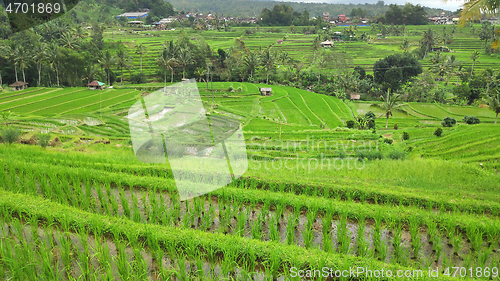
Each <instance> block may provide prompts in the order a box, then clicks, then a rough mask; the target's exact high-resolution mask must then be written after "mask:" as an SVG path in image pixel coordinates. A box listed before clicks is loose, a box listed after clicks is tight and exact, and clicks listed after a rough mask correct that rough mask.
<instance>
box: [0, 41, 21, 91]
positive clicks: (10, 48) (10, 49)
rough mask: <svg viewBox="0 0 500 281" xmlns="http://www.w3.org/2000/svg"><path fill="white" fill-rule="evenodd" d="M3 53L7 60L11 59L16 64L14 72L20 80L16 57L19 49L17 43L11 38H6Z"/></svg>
mask: <svg viewBox="0 0 500 281" xmlns="http://www.w3.org/2000/svg"><path fill="white" fill-rule="evenodd" d="M0 50H1V52H0V53H1V54H2V56H3V57H5V58H6V59H7V60H9V61H11V62H12V64H13V65H14V73H15V75H16V81H19V79H18V78H17V63H16V58H17V53H16V52H17V51H18V49H17V48H16V44H15V43H14V42H13V41H10V40H5V41H4V44H3V46H2V48H1V49H0Z"/></svg>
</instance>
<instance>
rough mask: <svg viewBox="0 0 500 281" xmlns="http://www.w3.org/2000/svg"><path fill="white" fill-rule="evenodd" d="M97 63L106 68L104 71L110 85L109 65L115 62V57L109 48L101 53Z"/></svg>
mask: <svg viewBox="0 0 500 281" xmlns="http://www.w3.org/2000/svg"><path fill="white" fill-rule="evenodd" d="M98 62H99V64H100V65H101V67H102V68H104V69H106V72H107V74H108V85H111V78H110V74H111V66H112V65H114V64H115V63H116V58H115V57H114V56H113V55H112V54H111V52H110V51H109V50H106V51H105V52H104V53H102V54H101V56H100V58H99V59H98Z"/></svg>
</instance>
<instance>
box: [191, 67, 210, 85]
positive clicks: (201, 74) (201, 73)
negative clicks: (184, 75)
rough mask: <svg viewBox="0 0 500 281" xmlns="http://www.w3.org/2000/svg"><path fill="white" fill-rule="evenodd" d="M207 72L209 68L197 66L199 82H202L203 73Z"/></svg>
mask: <svg viewBox="0 0 500 281" xmlns="http://www.w3.org/2000/svg"><path fill="white" fill-rule="evenodd" d="M206 72H207V70H206V69H205V68H203V67H198V68H196V70H195V72H194V73H195V74H196V75H198V76H199V77H200V78H199V80H198V82H201V79H202V77H203V75H205V73H206Z"/></svg>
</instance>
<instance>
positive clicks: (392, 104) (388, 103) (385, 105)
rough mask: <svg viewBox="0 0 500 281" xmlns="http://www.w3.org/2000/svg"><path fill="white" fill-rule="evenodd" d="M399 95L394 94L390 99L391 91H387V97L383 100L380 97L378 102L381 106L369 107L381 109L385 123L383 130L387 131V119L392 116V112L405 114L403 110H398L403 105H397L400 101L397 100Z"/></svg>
mask: <svg viewBox="0 0 500 281" xmlns="http://www.w3.org/2000/svg"><path fill="white" fill-rule="evenodd" d="M399 97H400V95H399V94H394V95H392V97H391V89H388V90H387V96H386V97H385V98H384V97H383V96H380V101H381V102H382V104H377V103H375V104H372V105H371V106H374V107H378V108H381V109H383V110H384V111H385V116H386V121H385V128H386V129H387V125H388V124H389V117H390V116H392V112H393V111H400V112H403V113H406V111H404V110H403V109H400V108H399V107H401V106H402V105H403V104H401V103H399V102H400V101H401V100H400V99H399Z"/></svg>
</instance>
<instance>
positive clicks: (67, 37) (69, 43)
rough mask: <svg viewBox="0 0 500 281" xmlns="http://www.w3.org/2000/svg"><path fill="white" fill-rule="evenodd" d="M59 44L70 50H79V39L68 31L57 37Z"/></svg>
mask: <svg viewBox="0 0 500 281" xmlns="http://www.w3.org/2000/svg"><path fill="white" fill-rule="evenodd" d="M59 45H60V46H61V47H63V48H68V49H71V50H79V49H80V40H79V38H78V37H76V36H73V35H72V34H71V33H69V32H66V33H64V34H63V35H61V38H60V39H59Z"/></svg>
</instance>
